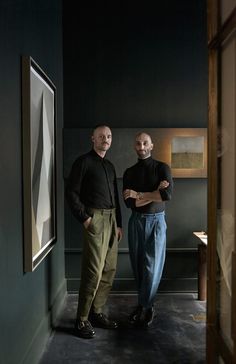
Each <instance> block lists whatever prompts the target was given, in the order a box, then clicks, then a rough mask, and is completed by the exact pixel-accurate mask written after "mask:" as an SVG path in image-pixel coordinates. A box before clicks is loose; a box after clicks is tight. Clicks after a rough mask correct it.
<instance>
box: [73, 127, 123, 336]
mask: <svg viewBox="0 0 236 364" xmlns="http://www.w3.org/2000/svg"><path fill="white" fill-rule="evenodd" d="M111 142H112V133H111V129H110V128H109V127H108V126H106V125H98V126H97V127H95V129H94V131H93V135H92V143H93V149H92V150H91V151H90V152H89V153H87V154H84V155H82V156H80V157H79V158H78V159H77V160H76V161H75V162H74V164H73V166H72V169H71V172H70V176H69V178H68V183H67V187H66V196H67V200H68V203H69V205H70V207H71V210H72V212H73V214H74V216H75V217H76V218H77V219H78V221H79V222H80V223H82V224H83V227H84V238H85V242H84V247H83V255H82V273H81V283H80V290H79V303H78V311H77V320H76V324H75V329H76V335H78V336H80V337H82V338H86V339H90V338H92V337H94V335H95V331H94V329H93V326H94V327H102V328H105V329H115V328H117V323H116V322H115V321H113V320H110V319H109V318H108V317H107V316H106V315H104V313H103V312H102V309H103V306H104V305H105V303H106V300H107V297H108V294H109V291H110V289H111V286H112V283H113V279H114V276H115V271H116V263H117V251H118V241H119V240H120V239H121V237H122V230H121V212H120V205H119V198H118V191H117V181H116V173H115V168H114V166H113V165H112V163H111V162H110V161H109V160H107V159H106V158H105V155H106V152H107V150H108V149H109V148H110V146H111ZM92 325H93V326H92Z"/></svg>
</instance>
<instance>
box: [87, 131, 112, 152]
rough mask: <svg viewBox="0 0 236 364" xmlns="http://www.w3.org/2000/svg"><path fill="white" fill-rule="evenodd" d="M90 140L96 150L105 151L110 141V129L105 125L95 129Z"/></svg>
mask: <svg viewBox="0 0 236 364" xmlns="http://www.w3.org/2000/svg"><path fill="white" fill-rule="evenodd" d="M92 142H93V147H94V149H95V150H96V151H99V152H106V151H107V150H108V149H109V148H110V146H111V142H112V134H111V129H110V128H108V127H106V126H104V127H103V126H102V127H99V128H97V129H95V130H94V132H93V135H92Z"/></svg>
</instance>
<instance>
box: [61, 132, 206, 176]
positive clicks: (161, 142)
mask: <svg viewBox="0 0 236 364" xmlns="http://www.w3.org/2000/svg"><path fill="white" fill-rule="evenodd" d="M141 131H144V132H146V133H148V134H150V136H151V138H152V141H153V144H154V148H153V151H152V156H153V158H154V159H157V160H160V161H162V162H165V163H167V164H168V165H169V166H170V167H171V170H172V175H173V177H174V178H206V177H207V129H206V128H143V129H136V128H121V129H118V128H112V146H111V148H110V149H109V151H108V152H107V158H108V159H110V160H111V161H112V163H113V164H114V165H115V168H116V174H117V178H122V176H123V173H124V171H125V169H126V168H128V167H130V166H132V165H133V164H135V163H136V161H137V155H136V152H135V150H134V139H135V135H136V134H137V133H139V132H141ZM91 135H92V129H87V128H84V129H64V135H63V137H64V177H65V178H67V177H68V175H69V172H70V168H71V166H72V163H73V162H74V160H75V159H76V158H77V157H78V156H79V155H81V154H84V153H86V152H88V151H89V146H91V148H92V143H91Z"/></svg>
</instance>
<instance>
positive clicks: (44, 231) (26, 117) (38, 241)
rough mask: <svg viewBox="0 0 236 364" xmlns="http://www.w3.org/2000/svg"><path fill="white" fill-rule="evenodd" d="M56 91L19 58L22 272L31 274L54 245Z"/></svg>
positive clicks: (35, 67) (38, 70) (30, 62)
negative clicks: (22, 214)
mask: <svg viewBox="0 0 236 364" xmlns="http://www.w3.org/2000/svg"><path fill="white" fill-rule="evenodd" d="M55 131H56V87H55V85H54V84H53V83H52V81H51V80H50V79H49V77H48V76H47V75H46V74H45V72H44V71H43V70H42V69H41V68H40V67H39V65H38V64H37V63H36V62H35V61H34V60H33V59H32V58H31V57H29V56H23V57H22V140H23V146H22V147H23V210H24V270H25V271H26V272H31V271H33V270H34V269H35V268H36V267H37V266H38V265H39V263H40V262H41V261H42V260H43V259H44V258H45V256H46V255H47V254H48V253H49V252H50V250H51V249H52V248H53V246H54V243H55V241H56V140H55V134H56V132H55Z"/></svg>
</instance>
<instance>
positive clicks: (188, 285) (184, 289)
mask: <svg viewBox="0 0 236 364" xmlns="http://www.w3.org/2000/svg"><path fill="white" fill-rule="evenodd" d="M197 283H198V280H197V278H175V279H169V278H163V279H162V280H161V283H160V286H159V290H158V292H161V293H166V292H168V293H197V291H198V287H197ZM79 285H80V279H79V278H67V291H68V293H70V294H72V293H77V292H78V289H79ZM111 293H116V294H120V293H127V294H136V285H135V281H134V279H133V278H115V280H114V282H113V287H112V290H111Z"/></svg>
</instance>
